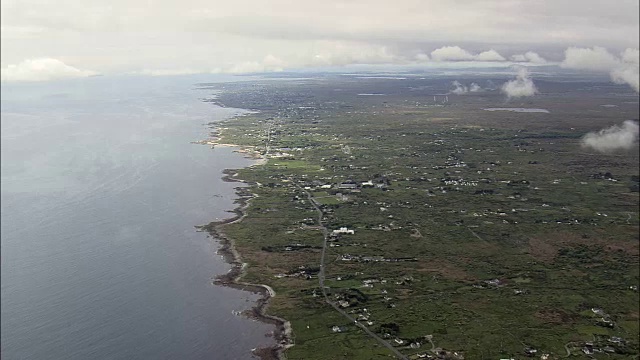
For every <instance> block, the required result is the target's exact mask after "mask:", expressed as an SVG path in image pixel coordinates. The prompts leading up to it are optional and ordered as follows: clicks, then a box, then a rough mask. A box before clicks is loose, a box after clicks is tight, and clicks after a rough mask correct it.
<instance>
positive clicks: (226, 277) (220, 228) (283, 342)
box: [198, 150, 293, 360]
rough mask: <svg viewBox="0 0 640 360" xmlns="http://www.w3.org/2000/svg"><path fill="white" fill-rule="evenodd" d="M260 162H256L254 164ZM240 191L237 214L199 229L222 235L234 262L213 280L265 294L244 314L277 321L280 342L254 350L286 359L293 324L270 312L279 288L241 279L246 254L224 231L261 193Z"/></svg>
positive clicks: (229, 173) (229, 178) (230, 178)
mask: <svg viewBox="0 0 640 360" xmlns="http://www.w3.org/2000/svg"><path fill="white" fill-rule="evenodd" d="M242 152H245V153H246V151H244V150H243V151H242ZM255 157H257V156H255ZM258 159H259V161H260V160H261V161H264V160H265V159H264V158H258ZM258 164H259V163H258ZM258 164H254V165H252V166H255V165H258ZM223 173H224V176H223V178H222V180H223V181H226V182H240V183H246V182H245V181H244V180H241V179H238V178H237V177H236V176H237V171H236V170H233V169H226V170H224V171H223ZM249 185H251V184H249ZM236 194H237V195H238V199H237V200H236V201H235V203H236V204H238V206H237V207H236V208H235V209H233V210H232V212H233V213H234V214H235V215H234V216H232V217H231V218H228V219H224V220H220V221H214V222H211V223H209V224H207V225H204V226H200V227H198V229H200V230H202V231H207V232H208V233H209V235H210V236H211V237H213V238H215V239H218V241H219V242H220V249H219V250H218V253H219V254H220V255H222V256H223V258H224V259H225V261H226V262H228V263H229V264H231V269H230V270H229V272H227V273H226V274H222V275H219V276H217V277H216V278H215V279H214V281H213V283H214V284H216V285H221V286H228V287H231V288H235V289H240V290H244V291H250V292H253V293H258V294H260V295H261V298H260V299H259V300H258V301H257V303H256V305H255V306H253V307H252V308H251V309H250V310H248V311H245V312H244V315H245V316H247V317H249V318H253V319H256V320H258V321H261V322H264V323H267V324H273V325H275V327H276V330H275V332H274V338H275V340H276V342H277V344H276V345H274V346H270V347H267V348H258V349H254V350H253V353H254V354H255V355H256V356H258V357H260V358H261V359H263V360H274V359H284V358H285V356H284V351H285V350H286V349H288V348H290V347H291V346H293V339H292V336H291V333H292V329H291V324H290V323H289V321H287V320H285V319H282V318H279V317H277V316H273V315H268V314H266V309H267V307H268V304H269V300H270V299H271V298H272V297H274V296H276V293H275V291H274V290H273V289H272V288H271V287H269V286H268V285H264V284H252V283H247V282H243V281H241V279H242V277H243V276H244V274H245V268H246V265H247V264H246V263H243V262H242V257H241V255H240V253H239V252H238V251H237V249H236V247H235V244H234V241H233V239H231V238H230V237H228V236H227V235H226V233H225V232H224V227H225V225H227V224H232V223H237V222H240V221H242V219H244V217H245V216H246V210H247V208H248V206H249V202H250V201H251V199H253V198H254V197H256V196H257V195H256V194H253V193H251V192H250V191H249V190H248V189H247V188H246V187H237V188H236Z"/></svg>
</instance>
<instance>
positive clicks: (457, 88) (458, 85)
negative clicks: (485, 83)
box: [450, 80, 484, 95]
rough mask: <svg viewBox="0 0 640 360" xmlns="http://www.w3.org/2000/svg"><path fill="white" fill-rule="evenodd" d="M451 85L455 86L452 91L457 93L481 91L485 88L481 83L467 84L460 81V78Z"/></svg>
mask: <svg viewBox="0 0 640 360" xmlns="http://www.w3.org/2000/svg"><path fill="white" fill-rule="evenodd" d="M451 86H453V89H452V90H451V91H450V92H451V93H452V94H456V95H463V94H466V93H469V92H479V91H482V90H484V89H482V87H480V85H478V84H476V83H471V85H469V86H465V85H463V84H462V83H460V82H459V81H458V80H455V81H454V82H452V83H451Z"/></svg>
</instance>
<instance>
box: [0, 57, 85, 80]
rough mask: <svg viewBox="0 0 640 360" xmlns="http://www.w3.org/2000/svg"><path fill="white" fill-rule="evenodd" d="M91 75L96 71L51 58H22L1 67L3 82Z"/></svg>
mask: <svg viewBox="0 0 640 360" xmlns="http://www.w3.org/2000/svg"><path fill="white" fill-rule="evenodd" d="M92 75H97V73H96V72H94V71H89V70H81V69H78V68H75V67H73V66H70V65H67V64H65V63H63V62H62V61H60V60H57V59H52V58H40V59H29V60H24V61H22V62H21V63H19V64H11V65H8V66H7V67H3V68H2V81H3V82H13V81H49V80H59V79H68V78H81V77H87V76H92Z"/></svg>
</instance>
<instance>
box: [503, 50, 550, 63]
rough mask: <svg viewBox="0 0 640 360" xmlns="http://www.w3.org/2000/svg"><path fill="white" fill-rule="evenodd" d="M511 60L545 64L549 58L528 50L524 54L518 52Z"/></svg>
mask: <svg viewBox="0 0 640 360" xmlns="http://www.w3.org/2000/svg"><path fill="white" fill-rule="evenodd" d="M511 60H513V61H516V62H530V63H532V64H545V63H546V62H547V60H546V59H545V58H543V57H542V56H540V55H538V53H535V52H533V51H527V52H526V53H524V54H516V55H513V56H511Z"/></svg>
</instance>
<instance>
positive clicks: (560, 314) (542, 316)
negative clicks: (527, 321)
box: [533, 308, 578, 325]
mask: <svg viewBox="0 0 640 360" xmlns="http://www.w3.org/2000/svg"><path fill="white" fill-rule="evenodd" d="M533 316H535V317H536V319H538V320H540V321H542V322H544V323H546V324H554V325H571V324H572V323H573V322H574V321H575V320H576V319H577V318H578V316H577V315H574V314H570V313H568V312H566V311H564V310H561V309H551V308H547V309H541V310H538V311H537V312H536V313H535V314H533Z"/></svg>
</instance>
